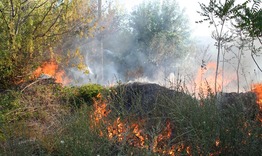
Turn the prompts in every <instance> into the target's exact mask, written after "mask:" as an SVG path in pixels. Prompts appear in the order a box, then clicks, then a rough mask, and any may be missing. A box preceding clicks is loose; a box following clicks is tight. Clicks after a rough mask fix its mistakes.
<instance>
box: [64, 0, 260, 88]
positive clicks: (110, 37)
mask: <svg viewBox="0 0 262 156" xmlns="http://www.w3.org/2000/svg"><path fill="white" fill-rule="evenodd" d="M206 1H207V0H206ZM128 2H129V1H128ZM123 3H124V2H123V1H121V2H119V4H120V5H123ZM129 3H130V2H129ZM178 3H179V4H180V6H181V8H180V9H181V10H182V9H183V8H184V9H185V12H184V14H185V15H187V16H188V17H187V18H188V19H189V23H188V25H189V26H190V29H191V36H189V37H188V38H189V39H190V40H189V41H188V44H187V45H186V48H185V51H186V53H185V54H186V55H185V56H183V57H176V56H166V57H165V56H164V55H163V57H161V60H160V61H159V60H154V59H150V60H149V59H148V56H147V55H146V54H145V52H142V51H143V50H144V49H140V51H137V50H135V49H137V47H136V45H137V40H136V39H134V38H133V37H132V36H130V34H123V33H119V30H114V27H115V26H116V25H117V24H120V25H126V24H127V21H120V22H119V21H117V19H115V18H118V16H116V17H114V19H112V21H111V22H109V25H108V23H106V25H105V23H100V24H101V25H104V26H105V27H109V28H110V29H107V28H105V30H104V31H103V34H102V37H101V34H96V35H95V37H94V38H89V39H84V38H81V39H80V38H78V39H76V40H75V41H74V42H81V46H80V47H79V49H80V51H81V52H82V53H83V54H84V56H85V60H86V64H87V65H88V68H89V74H83V72H81V71H78V70H77V69H75V68H70V69H68V74H69V75H70V77H71V78H72V79H73V82H72V84H73V85H82V84H86V83H98V84H102V85H111V84H116V83H118V82H123V83H126V82H130V81H142V82H154V83H158V84H161V85H166V86H169V85H171V84H172V83H177V80H179V79H181V80H182V81H186V83H187V87H189V89H190V88H191V89H190V90H194V88H195V86H194V85H196V83H200V82H198V81H199V80H197V79H200V78H199V76H200V75H199V73H200V72H201V73H202V77H201V81H205V80H207V81H213V80H212V79H213V77H214V71H215V69H213V68H211V67H210V66H209V65H208V64H209V63H213V62H215V60H216V48H215V46H214V41H213V39H212V38H211V37H209V36H208V35H210V36H211V29H208V27H207V25H202V24H199V25H197V26H196V25H195V24H193V23H194V21H193V20H199V18H198V17H199V16H198V15H197V13H196V11H197V10H199V8H198V7H195V5H193V3H192V4H191V5H188V6H186V4H185V2H181V1H178ZM190 3H191V2H190ZM194 3H195V2H194ZM136 4H139V2H138V1H136ZM105 6H107V5H105ZM124 6H127V5H123V6H122V7H124ZM193 7H194V9H192V8H193ZM125 10H128V11H130V10H131V8H130V7H129V8H126V9H125ZM128 14H130V12H122V14H120V15H119V16H125V17H126V20H128V18H127V17H128ZM116 21H117V22H116ZM141 22H143V21H141ZM116 28H117V26H116ZM112 30H113V31H112ZM202 32H203V33H202ZM189 35H190V34H189ZM101 40H102V44H101ZM207 47H209V48H207ZM226 56H227V58H228V60H229V59H230V62H229V61H228V63H225V67H224V69H225V70H224V77H225V78H224V79H225V81H224V90H225V91H228V92H229V91H236V84H237V82H236V75H235V74H234V73H235V72H236V71H235V67H236V63H237V59H236V58H235V55H233V54H228V53H226ZM242 59H243V61H242V63H241V72H240V80H241V82H240V84H241V91H246V90H250V84H251V83H257V82H261V80H262V76H261V74H260V72H259V71H258V69H257V67H256V66H255V64H254V63H253V61H252V59H251V57H250V52H245V55H243V58H242ZM257 59H258V60H257V61H258V62H262V59H261V58H257ZM260 64H261V63H260ZM203 65H204V67H203ZM261 65H262V64H261ZM203 72H204V73H203ZM221 74H222V72H221V73H220V75H221ZM210 77H212V78H211V79H210ZM209 83H210V84H212V83H213V82H209Z"/></svg>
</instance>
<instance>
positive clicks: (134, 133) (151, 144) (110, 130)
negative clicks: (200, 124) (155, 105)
mask: <svg viewBox="0 0 262 156" xmlns="http://www.w3.org/2000/svg"><path fill="white" fill-rule="evenodd" d="M110 112H111V110H109V108H108V106H107V101H105V100H102V96H101V94H98V95H97V98H96V99H94V114H92V115H91V120H92V121H93V123H95V125H96V128H101V127H102V126H100V125H101V124H103V125H105V126H106V127H107V129H106V133H103V132H102V130H101V131H100V136H106V137H107V138H108V139H109V140H112V141H113V142H118V143H123V144H129V145H131V146H134V147H137V148H141V149H148V150H152V151H153V152H155V153H160V154H165V155H171V156H174V155H176V154H177V153H180V152H182V151H183V150H186V152H187V153H188V154H189V155H190V147H189V146H188V147H185V145H184V144H178V143H177V144H174V145H171V146H170V140H171V136H172V128H173V127H172V124H171V122H170V121H169V120H167V121H166V126H165V128H164V129H163V130H161V131H160V133H159V134H156V136H154V137H152V136H151V137H150V135H149V134H147V133H146V130H145V129H144V128H143V127H145V120H138V121H136V122H132V121H128V120H127V119H121V118H120V117H117V118H116V119H115V120H112V119H109V118H108V115H109V113H110ZM91 128H94V126H91Z"/></svg>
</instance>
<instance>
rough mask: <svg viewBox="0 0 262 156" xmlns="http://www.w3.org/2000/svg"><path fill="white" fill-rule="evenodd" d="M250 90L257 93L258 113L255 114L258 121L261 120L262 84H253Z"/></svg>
mask: <svg viewBox="0 0 262 156" xmlns="http://www.w3.org/2000/svg"><path fill="white" fill-rule="evenodd" d="M252 91H253V92H255V93H256V95H257V104H258V107H259V114H258V115H257V118H258V120H259V121H260V122H262V84H254V85H253V89H252Z"/></svg>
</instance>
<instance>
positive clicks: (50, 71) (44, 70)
mask: <svg viewBox="0 0 262 156" xmlns="http://www.w3.org/2000/svg"><path fill="white" fill-rule="evenodd" d="M41 74H46V75H49V76H51V77H53V78H55V80H56V81H55V82H57V83H62V84H64V85H65V84H68V83H69V82H70V80H69V79H68V78H67V77H66V76H65V71H63V70H60V69H59V66H58V64H57V62H56V61H55V60H50V61H47V62H44V63H42V65H41V66H40V67H38V68H37V69H36V70H35V71H34V72H33V74H32V77H33V78H38V77H39V76H40V75H41Z"/></svg>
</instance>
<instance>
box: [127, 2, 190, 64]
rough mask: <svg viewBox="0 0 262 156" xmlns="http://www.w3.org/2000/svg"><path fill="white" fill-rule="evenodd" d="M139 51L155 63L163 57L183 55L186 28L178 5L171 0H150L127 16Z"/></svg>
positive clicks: (187, 35)
mask: <svg viewBox="0 0 262 156" xmlns="http://www.w3.org/2000/svg"><path fill="white" fill-rule="evenodd" d="M130 27H131V28H132V30H133V33H134V34H135V38H136V41H137V44H138V48H137V50H138V52H142V53H145V54H146V56H148V59H149V61H151V62H153V63H155V64H157V63H159V62H161V60H163V59H164V58H165V57H170V56H174V57H176V58H181V57H182V56H185V53H186V52H185V50H186V48H185V47H186V45H187V41H188V39H189V27H188V25H187V20H186V18H185V16H184V14H183V11H181V10H180V8H179V5H178V4H177V2H176V1H173V0H163V1H149V2H144V3H142V4H140V5H139V6H137V8H136V9H135V10H134V11H133V12H132V15H131V18H130Z"/></svg>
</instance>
